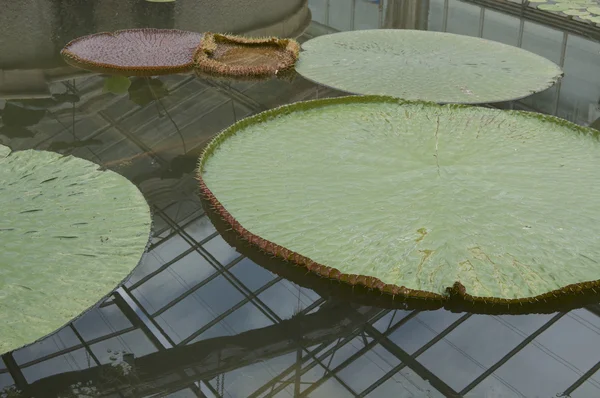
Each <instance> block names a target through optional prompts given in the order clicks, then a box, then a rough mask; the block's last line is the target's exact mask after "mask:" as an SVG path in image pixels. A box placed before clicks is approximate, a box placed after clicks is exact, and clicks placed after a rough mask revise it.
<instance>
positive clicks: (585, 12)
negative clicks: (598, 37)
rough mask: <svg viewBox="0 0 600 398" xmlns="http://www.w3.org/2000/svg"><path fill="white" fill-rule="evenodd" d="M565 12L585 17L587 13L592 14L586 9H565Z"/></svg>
mask: <svg viewBox="0 0 600 398" xmlns="http://www.w3.org/2000/svg"><path fill="white" fill-rule="evenodd" d="M563 13H565V14H567V15H573V16H576V17H585V16H587V15H590V14H589V13H588V12H587V11H585V10H565V11H563Z"/></svg>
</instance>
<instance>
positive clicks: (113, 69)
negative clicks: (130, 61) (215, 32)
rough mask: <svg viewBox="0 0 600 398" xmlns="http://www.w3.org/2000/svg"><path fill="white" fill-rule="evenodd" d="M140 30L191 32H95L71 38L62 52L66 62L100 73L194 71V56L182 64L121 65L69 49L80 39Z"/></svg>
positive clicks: (164, 73)
mask: <svg viewBox="0 0 600 398" xmlns="http://www.w3.org/2000/svg"><path fill="white" fill-rule="evenodd" d="M140 31H144V32H148V33H156V34H164V33H167V32H168V33H181V34H183V33H186V34H187V33H190V32H187V31H184V30H180V29H155V28H141V29H121V30H116V31H114V32H99V33H94V34H91V35H87V36H82V37H78V38H76V39H73V40H71V41H70V42H69V43H67V44H66V45H65V46H64V47H63V49H62V50H61V52H60V54H61V55H62V57H63V59H64V60H65V62H67V63H68V64H70V65H72V66H75V67H77V68H81V69H86V70H89V71H93V72H98V73H110V74H113V75H127V76H144V77H148V76H157V75H169V74H177V73H188V72H191V71H192V69H193V66H194V60H193V57H191V58H190V62H187V63H185V64H180V65H153V66H120V65H115V64H109V63H104V62H93V61H90V60H88V59H86V58H83V57H80V56H78V55H76V54H75V53H73V52H71V51H70V50H69V48H70V47H71V46H72V45H73V44H75V43H77V42H79V41H83V40H90V39H92V38H94V37H100V36H107V35H108V36H118V35H120V34H122V33H129V32H140ZM191 33H194V32H191ZM198 35H199V42H198V44H200V42H201V39H202V35H201V34H198Z"/></svg>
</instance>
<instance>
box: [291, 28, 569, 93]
mask: <svg viewBox="0 0 600 398" xmlns="http://www.w3.org/2000/svg"><path fill="white" fill-rule="evenodd" d="M302 48H303V50H304V51H303V52H302V53H301V54H300V59H299V60H298V62H297V64H296V70H297V71H298V73H299V74H301V75H303V76H304V77H306V78H307V79H310V80H313V81H315V82H317V83H320V84H324V85H327V86H330V87H333V88H336V89H339V90H343V91H346V92H351V93H355V94H385V95H391V96H394V97H399V98H404V99H420V100H430V101H435V102H439V103H490V102H501V101H508V100H514V99H518V98H523V97H526V96H528V95H530V94H532V93H536V92H538V91H542V90H545V89H547V88H548V87H550V86H552V85H553V84H554V83H555V82H556V81H557V80H558V79H560V77H561V76H562V71H561V69H560V68H559V67H558V66H557V65H556V64H554V63H552V62H551V61H549V60H547V59H545V58H543V57H540V56H538V55H536V54H533V53H531V52H528V51H525V50H523V49H520V48H517V47H513V46H508V45H505V44H502V43H498V42H494V41H489V40H484V39H479V38H475V37H469V36H462V35H456V34H451V33H441V32H432V31H418V30H404V29H389V30H387V29H376V30H360V31H352V32H341V33H335V34H331V35H325V36H319V37H317V38H314V39H311V40H309V41H307V42H306V43H304V44H303V45H302Z"/></svg>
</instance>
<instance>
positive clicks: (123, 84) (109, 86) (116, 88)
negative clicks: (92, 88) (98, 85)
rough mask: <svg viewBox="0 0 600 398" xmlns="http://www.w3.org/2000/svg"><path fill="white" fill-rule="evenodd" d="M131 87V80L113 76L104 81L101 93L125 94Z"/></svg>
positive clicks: (125, 77)
mask: <svg viewBox="0 0 600 398" xmlns="http://www.w3.org/2000/svg"><path fill="white" fill-rule="evenodd" d="M129 86H131V80H129V78H128V77H127V76H120V75H114V76H109V77H107V78H105V79H104V87H103V88H102V91H103V92H105V93H112V94H117V95H121V94H125V93H127V90H129Z"/></svg>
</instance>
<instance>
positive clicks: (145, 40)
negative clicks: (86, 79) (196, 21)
mask: <svg viewBox="0 0 600 398" xmlns="http://www.w3.org/2000/svg"><path fill="white" fill-rule="evenodd" d="M202 36H203V35H202V33H196V32H186V31H183V30H177V29H153V28H147V29H127V30H118V31H116V32H114V33H107V32H103V33H96V34H93V35H89V36H84V37H80V38H77V39H75V40H73V41H71V42H70V43H68V44H67V45H66V46H65V47H64V48H63V50H62V51H61V54H62V56H63V58H64V59H65V61H67V62H68V63H70V64H72V65H74V66H77V67H80V68H83V69H87V70H91V71H95V72H100V73H111V74H120V75H126V76H154V75H163V74H171V73H184V72H190V71H191V69H192V66H193V56H194V51H195V50H196V48H197V47H198V45H199V44H200V42H201V41H202Z"/></svg>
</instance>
